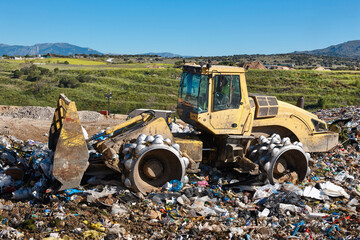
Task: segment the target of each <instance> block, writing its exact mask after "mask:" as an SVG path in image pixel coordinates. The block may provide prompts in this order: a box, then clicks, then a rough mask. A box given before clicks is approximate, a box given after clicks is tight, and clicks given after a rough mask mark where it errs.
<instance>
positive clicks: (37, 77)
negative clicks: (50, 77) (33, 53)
mask: <svg viewBox="0 0 360 240" xmlns="http://www.w3.org/2000/svg"><path fill="white" fill-rule="evenodd" d="M41 78H42V77H41V72H40V71H33V72H31V73H30V74H29V75H28V76H27V78H26V80H27V81H30V82H36V81H39V80H41Z"/></svg>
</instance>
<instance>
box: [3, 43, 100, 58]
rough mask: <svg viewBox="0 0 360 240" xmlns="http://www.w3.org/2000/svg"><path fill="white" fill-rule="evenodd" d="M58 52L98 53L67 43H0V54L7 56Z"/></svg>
mask: <svg viewBox="0 0 360 240" xmlns="http://www.w3.org/2000/svg"><path fill="white" fill-rule="evenodd" d="M47 53H52V54H58V55H74V54H76V53H77V54H100V55H102V53H101V52H98V51H96V50H93V49H91V48H84V47H79V46H76V45H72V44H69V43H40V44H35V45H33V46H21V45H6V44H1V43H0V56H2V55H4V54H6V55H8V56H15V55H16V56H25V55H27V54H28V55H38V54H41V55H42V54H47Z"/></svg>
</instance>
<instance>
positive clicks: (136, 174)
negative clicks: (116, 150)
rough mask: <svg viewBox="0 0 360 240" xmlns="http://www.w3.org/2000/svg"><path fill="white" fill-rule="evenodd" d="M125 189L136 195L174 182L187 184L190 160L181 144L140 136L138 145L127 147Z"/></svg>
mask: <svg viewBox="0 0 360 240" xmlns="http://www.w3.org/2000/svg"><path fill="white" fill-rule="evenodd" d="M123 155H124V158H123V160H122V161H121V162H122V164H123V169H124V174H123V177H122V180H123V182H124V185H125V186H126V187H128V188H131V189H133V190H134V191H136V192H141V193H143V194H146V193H149V192H151V191H153V190H155V189H157V188H158V187H161V186H163V185H164V184H165V183H166V182H169V181H171V180H178V181H184V180H185V178H186V176H185V169H186V167H187V165H188V161H187V159H185V158H183V157H181V152H180V151H179V146H178V144H176V143H175V144H173V143H172V142H171V140H170V139H163V137H162V136H160V135H155V136H150V135H149V136H145V135H144V134H141V135H139V137H138V138H137V139H136V142H135V143H129V144H125V145H124V149H123Z"/></svg>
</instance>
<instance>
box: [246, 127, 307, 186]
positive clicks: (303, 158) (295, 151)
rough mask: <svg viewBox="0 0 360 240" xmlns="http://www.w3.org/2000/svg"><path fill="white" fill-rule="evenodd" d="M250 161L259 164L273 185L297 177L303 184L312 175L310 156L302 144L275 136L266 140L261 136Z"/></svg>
mask: <svg viewBox="0 0 360 240" xmlns="http://www.w3.org/2000/svg"><path fill="white" fill-rule="evenodd" d="M249 152H250V154H249V156H248V157H249V159H251V160H252V161H254V162H255V163H257V164H259V166H260V168H261V170H262V172H263V173H264V175H265V176H266V177H267V179H268V181H269V182H270V183H271V184H274V183H276V182H279V181H286V180H287V179H286V176H289V178H294V177H297V180H298V182H302V181H303V180H304V179H305V177H306V176H307V175H308V174H310V168H309V160H310V154H309V153H306V152H305V151H304V149H303V145H302V143H301V142H294V143H291V141H290V138H288V137H285V138H282V139H281V137H280V135H278V134H273V135H272V136H271V137H269V138H266V137H264V136H260V138H259V144H257V145H254V146H252V147H251V148H250V150H249Z"/></svg>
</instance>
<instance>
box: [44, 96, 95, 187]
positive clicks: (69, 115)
mask: <svg viewBox="0 0 360 240" xmlns="http://www.w3.org/2000/svg"><path fill="white" fill-rule="evenodd" d="M49 148H50V149H51V150H53V151H54V164H53V175H54V177H55V179H57V180H58V181H59V182H60V183H61V184H62V187H61V188H60V190H64V189H68V188H74V187H78V186H79V185H80V182H81V179H82V177H83V175H84V172H85V171H86V169H87V167H88V165H89V162H88V159H89V153H88V148H87V145H86V141H85V138H84V134H83V131H82V127H81V124H80V119H79V115H78V112H77V109H76V105H75V102H72V101H70V100H69V99H68V98H67V97H66V96H65V95H64V94H60V97H59V100H58V103H57V107H56V110H55V113H54V118H53V122H52V124H51V127H50V133H49Z"/></svg>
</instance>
